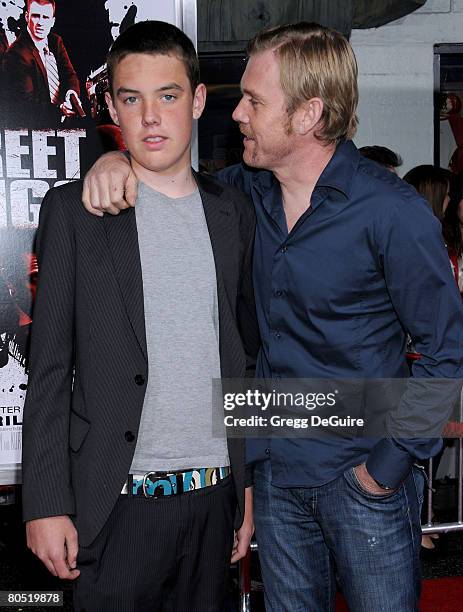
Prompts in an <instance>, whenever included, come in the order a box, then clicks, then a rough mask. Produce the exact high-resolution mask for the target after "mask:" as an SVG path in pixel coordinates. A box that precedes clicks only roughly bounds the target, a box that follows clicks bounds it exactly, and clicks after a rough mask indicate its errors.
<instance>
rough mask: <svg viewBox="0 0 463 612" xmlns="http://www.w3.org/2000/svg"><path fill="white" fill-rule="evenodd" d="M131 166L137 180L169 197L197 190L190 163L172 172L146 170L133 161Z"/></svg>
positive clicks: (180, 196) (178, 196)
mask: <svg viewBox="0 0 463 612" xmlns="http://www.w3.org/2000/svg"><path fill="white" fill-rule="evenodd" d="M132 168H133V171H134V172H135V175H136V177H137V178H138V180H139V181H141V182H142V183H145V185H148V187H151V189H154V190H155V191H158V192H159V193H163V194H164V195H166V196H168V197H169V198H182V197H184V196H187V195H190V194H191V193H194V192H195V191H196V190H197V185H196V181H195V179H194V176H193V172H192V170H191V166H190V165H188V166H186V167H184V168H182V169H180V170H176V171H172V172H168V171H167V172H155V171H153V170H147V169H146V168H143V167H142V166H140V165H138V164H136V163H135V164H134V163H133V162H132Z"/></svg>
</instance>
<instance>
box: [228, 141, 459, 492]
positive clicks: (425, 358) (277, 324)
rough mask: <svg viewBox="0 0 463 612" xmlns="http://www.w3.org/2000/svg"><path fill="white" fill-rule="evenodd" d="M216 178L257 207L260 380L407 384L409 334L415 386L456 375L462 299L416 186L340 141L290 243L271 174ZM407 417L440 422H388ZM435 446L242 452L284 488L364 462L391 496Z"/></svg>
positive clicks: (264, 447)
mask: <svg viewBox="0 0 463 612" xmlns="http://www.w3.org/2000/svg"><path fill="white" fill-rule="evenodd" d="M218 178H219V179H220V180H222V181H224V182H228V183H231V184H234V185H235V186H237V187H239V188H240V189H242V190H243V191H246V192H247V193H250V194H251V197H252V200H253V202H254V206H255V209H256V215H257V229H256V241H255V251H254V288H255V295H256V307H257V314H258V319H259V327H260V332H261V337H262V349H261V352H260V355H259V359H258V368H257V376H258V377H263V378H264V377H265V378H279V377H284V378H332V379H343V378H400V377H406V376H408V368H407V365H406V363H405V358H404V355H405V337H406V336H405V331H408V332H409V333H410V335H411V336H412V338H413V340H414V343H415V346H416V348H417V350H418V351H419V352H420V353H421V355H422V357H421V359H420V360H419V361H417V362H415V364H414V366H413V376H415V377H438V378H459V377H462V376H463V366H462V355H463V353H462V351H463V309H462V303H461V299H460V295H459V293H458V291H457V288H456V284H455V280H454V278H453V276H452V273H451V269H450V263H449V258H448V255H447V252H446V249H445V246H444V243H443V240H442V235H441V227H440V223H439V222H438V221H437V219H436V218H435V217H434V216H433V214H432V212H431V210H430V208H429V206H428V204H427V203H426V201H425V200H423V199H422V198H421V197H420V196H418V195H417V193H416V191H415V190H414V189H413V188H412V187H410V186H409V185H407V184H406V183H404V182H403V181H402V180H401V179H399V178H398V177H397V176H396V175H395V174H393V173H391V172H389V171H388V170H386V169H384V168H382V167H380V166H379V165H377V164H375V163H374V162H371V161H369V160H367V159H364V158H363V157H362V156H361V155H360V154H359V153H358V151H357V149H356V147H355V145H354V144H353V143H352V142H351V141H346V142H342V143H341V144H339V145H338V147H337V148H336V151H335V153H334V155H333V157H332V159H331V160H330V162H329V164H328V165H327V166H326V168H325V170H324V171H323V173H322V175H321V176H320V178H319V180H318V182H317V184H316V186H315V189H314V191H313V193H312V197H311V201H310V207H308V209H307V211H306V212H305V213H304V214H303V215H302V216H301V218H300V219H299V220H298V221H297V223H296V225H295V226H294V227H293V229H292V230H291V232H289V233H288V229H287V226H286V219H285V214H284V210H283V205H282V198H281V190H280V185H279V183H278V181H277V180H276V179H275V177H274V176H273V174H272V173H270V172H268V171H251V170H249V169H247V168H245V166H242V165H238V166H233V167H230V168H226V169H224V170H223V171H221V172H220V173H219V175H218ZM410 410H411V411H415V412H416V411H417V410H419V411H420V413H422V417H423V419H424V421H426V419H428V420H429V422H432V420H433V419H435V418H436V417H435V416H433V411H434V414H435V406H433V405H432V404H430V405H420V406H416V405H410V402H407V398H405V400H404V401H403V402H402V403H401V405H400V406H399V407H398V413H397V414H396V415H395V417H393V416H391V418H397V419H398V420H400V418H406V416H407V411H410ZM444 418H445V416H444ZM439 448H440V441H439V440H436V439H434V440H429V439H413V440H402V439H400V440H399V439H394V438H385V439H383V440H379V441H378V440H370V439H355V440H334V439H318V440H315V439H277V438H274V439H272V440H268V441H263V440H251V441H248V447H247V454H248V460H250V461H256V460H259V459H264V458H268V457H270V458H271V461H272V475H273V482H274V484H276V485H279V486H284V487H290V486H317V485H321V484H324V483H326V482H329V481H330V480H332V479H334V478H336V477H338V476H339V475H340V474H341V473H342V472H343V471H345V470H346V469H348V468H349V467H351V466H353V465H357V464H359V463H361V462H362V461H367V468H368V470H369V472H370V473H371V474H372V476H373V477H374V478H376V479H377V480H378V481H379V482H381V483H383V484H386V485H388V486H397V485H398V484H399V483H400V482H401V480H403V478H404V477H405V476H406V474H407V473H408V471H409V470H410V467H411V465H412V463H413V462H414V461H416V460H417V459H424V458H427V457H429V456H431V455H433V454H435V453H436V452H437V451H438V450H439Z"/></svg>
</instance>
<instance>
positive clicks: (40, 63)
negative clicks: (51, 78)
mask: <svg viewBox="0 0 463 612" xmlns="http://www.w3.org/2000/svg"><path fill="white" fill-rule="evenodd" d="M26 35H27V37H28V38H29V40H30V45H31V47H30V48H31V50H32V55H33V56H34V59H35V61H36V62H37V66H38V67H39V69H40V72H41V73H42V77H43V80H44V81H45V84H46V86H47V89H48V75H47V71H46V68H45V66H44V65H43V61H42V58H41V57H40V53H39V51H38V49H37V47H36V46H35V45H34V41H33V40H32V38H31V37H30V36H29V34H28V33H27V34H25V36H26Z"/></svg>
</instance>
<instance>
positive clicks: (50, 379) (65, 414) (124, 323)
mask: <svg viewBox="0 0 463 612" xmlns="http://www.w3.org/2000/svg"><path fill="white" fill-rule="evenodd" d="M196 179H197V182H198V186H199V189H200V193H201V198H202V202H203V206H204V212H205V216H206V221H207V226H208V230H209V234H210V238H211V244H212V250H213V254H214V260H215V266H216V275H217V291H218V308H219V320H220V324H219V325H220V356H221V369H222V376H224V377H241V376H244V375H245V372H246V369H247V368H248V369H249V368H252V367H253V362H254V356H255V354H256V352H257V348H258V333H257V325H256V319H255V309H254V297H253V291H252V283H251V258H252V245H253V237H254V223H255V220H254V211H253V208H252V205H251V204H250V202H249V200H248V199H247V197H246V196H244V195H243V194H242V193H240V192H239V191H236V190H235V189H234V188H231V187H225V186H221V185H219V184H218V183H216V182H215V181H214V180H213V179H210V178H208V177H204V176H201V175H198V176H196ZM81 189H82V185H81V183H80V181H79V182H75V183H70V184H67V185H64V186H62V187H58V188H56V189H51V190H50V191H49V192H48V194H47V196H46V197H45V199H44V201H43V203H42V207H41V212H40V223H39V231H38V238H37V251H38V258H39V277H40V278H39V288H38V294H37V302H36V306H35V311H34V324H33V330H32V343H31V356H30V377H29V385H28V391H27V397H26V404H25V409H24V425H23V515H24V520H31V519H34V518H40V517H46V516H55V515H63V514H68V515H71V516H72V517H74V520H75V523H76V526H77V530H78V533H79V539H80V543H81V544H82V545H84V546H85V545H88V544H89V543H90V542H91V541H92V540H93V539H94V538H95V537H96V535H97V534H98V533H99V531H100V529H101V528H102V526H103V525H104V523H105V521H106V519H107V518H108V516H109V514H110V512H111V510H112V508H113V506H114V504H115V502H116V500H117V497H118V495H119V493H120V491H121V488H122V485H123V483H124V481H125V480H126V478H127V473H128V470H129V467H130V464H131V461H132V457H133V453H134V450H135V443H136V439H137V432H138V427H139V422H140V416H141V410H142V406H143V399H144V395H145V386H146V384H145V381H146V378H147V376H148V362H147V349H146V339H145V322H144V312H143V285H142V276H141V266H140V256H139V248H138V236H137V230H136V223H135V211H134V209H129V210H126V211H123V212H121V213H120V214H119V215H118V216H116V217H112V216H109V215H105V216H104V218H103V219H101V218H99V217H94V216H92V215H91V214H89V213H88V212H87V211H86V210H85V209H84V207H83V206H82V203H81ZM242 338H243V339H244V340H245V341H246V350H245V348H244V346H243V342H242ZM228 442H229V454H230V460H231V464H232V471H233V477H234V480H235V485H236V491H237V495H238V505H239V510H238V516H237V525H238V524H240V522H241V520H242V514H243V497H244V495H243V493H244V484H245V469H244V444H243V441H242V440H237V439H230V440H229V441H228Z"/></svg>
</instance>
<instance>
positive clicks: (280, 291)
mask: <svg viewBox="0 0 463 612" xmlns="http://www.w3.org/2000/svg"><path fill="white" fill-rule="evenodd" d="M284 294H285V292H284V291H282V290H281V289H278V291H275V295H276V296H277V297H283V296H284Z"/></svg>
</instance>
